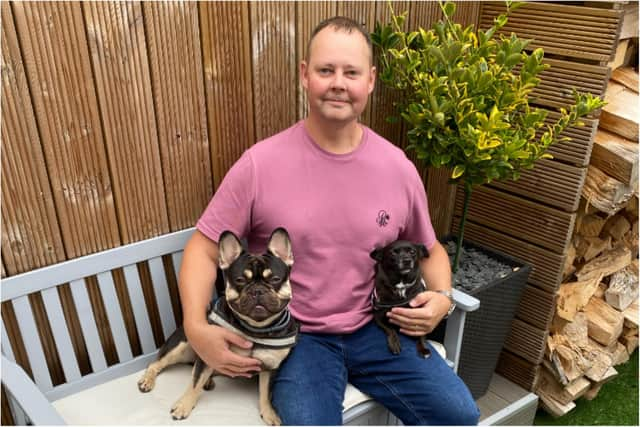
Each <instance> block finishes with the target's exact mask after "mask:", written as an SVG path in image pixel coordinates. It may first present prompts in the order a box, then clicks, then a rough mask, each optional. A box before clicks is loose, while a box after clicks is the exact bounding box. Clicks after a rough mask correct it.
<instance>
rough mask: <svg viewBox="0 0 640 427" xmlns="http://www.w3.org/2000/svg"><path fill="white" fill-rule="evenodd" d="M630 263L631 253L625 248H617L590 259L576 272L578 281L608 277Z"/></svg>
mask: <svg viewBox="0 0 640 427" xmlns="http://www.w3.org/2000/svg"><path fill="white" fill-rule="evenodd" d="M630 263H631V251H630V250H629V248H627V247H625V246H622V245H621V246H618V247H616V248H613V249H611V250H610V251H606V252H604V253H603V254H601V255H600V256H599V257H597V258H594V259H592V260H591V261H589V262H588V263H586V264H585V265H583V266H582V267H581V268H580V269H578V271H576V277H577V278H578V280H579V281H583V280H589V279H593V278H595V277H598V276H608V275H610V274H613V273H615V272H616V271H618V270H622V269H623V268H625V267H626V266H628V265H629V264H630Z"/></svg>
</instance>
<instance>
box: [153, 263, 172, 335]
mask: <svg viewBox="0 0 640 427" xmlns="http://www.w3.org/2000/svg"><path fill="white" fill-rule="evenodd" d="M149 271H150V272H151V280H152V281H153V289H154V291H155V294H156V301H157V302H158V312H159V313H160V323H162V332H163V333H164V339H167V338H169V335H171V334H172V333H173V331H175V329H176V322H175V320H174V319H175V318H174V317H173V308H172V306H171V296H170V295H169V287H168V286H167V278H166V277H165V275H164V266H163V265H162V257H156V258H152V259H150V260H149Z"/></svg>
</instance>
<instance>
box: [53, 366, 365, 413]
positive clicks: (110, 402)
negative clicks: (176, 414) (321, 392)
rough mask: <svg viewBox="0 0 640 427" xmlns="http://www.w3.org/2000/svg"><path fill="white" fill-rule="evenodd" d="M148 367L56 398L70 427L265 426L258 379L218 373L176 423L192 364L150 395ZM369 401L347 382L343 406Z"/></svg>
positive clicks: (168, 374)
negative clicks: (141, 384)
mask: <svg viewBox="0 0 640 427" xmlns="http://www.w3.org/2000/svg"><path fill="white" fill-rule="evenodd" d="M143 372H144V371H140V372H137V373H135V374H131V375H127V376H124V377H121V378H117V379H115V380H112V381H109V382H106V383H104V384H100V385H98V386H95V387H93V388H90V389H88V390H85V391H82V392H80V393H76V394H73V395H71V396H67V397H64V398H62V399H60V400H57V401H55V402H53V406H54V407H55V408H56V410H57V411H58V412H59V413H60V415H61V416H62V418H63V419H64V420H65V421H66V422H67V423H68V424H72V425H105V424H109V425H123V424H127V425H148V424H155V425H158V424H180V425H184V424H196V425H204V424H209V425H211V424H222V425H264V423H263V422H262V419H261V418H260V414H259V412H258V380H257V377H254V378H251V379H247V378H235V379H230V378H226V377H222V376H220V377H216V378H215V382H216V387H215V388H214V389H213V390H210V391H204V392H203V393H202V395H201V396H200V400H199V401H198V404H197V405H196V407H195V408H194V409H193V412H191V415H190V416H189V418H188V419H187V420H184V421H175V420H173V418H171V414H170V412H169V411H170V409H171V407H172V406H173V404H174V403H175V402H176V401H177V400H178V398H179V397H180V396H181V395H182V393H183V392H184V391H185V389H186V388H187V385H188V383H189V381H190V380H191V367H190V366H188V365H178V366H172V367H170V368H167V370H166V371H164V372H162V374H160V375H159V376H158V378H157V380H156V385H155V388H154V389H153V390H152V391H150V392H148V393H141V392H140V391H139V390H138V386H137V381H138V379H139V378H140V377H141V376H142V374H143ZM368 400H371V398H370V397H369V396H367V395H365V394H364V393H361V392H360V391H358V389H356V388H355V387H353V386H352V385H350V384H349V386H348V387H347V390H346V393H345V400H344V404H343V405H344V410H345V411H346V410H348V409H350V408H352V407H354V406H356V405H358V404H359V403H362V402H366V401H368Z"/></svg>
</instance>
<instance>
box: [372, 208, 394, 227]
mask: <svg viewBox="0 0 640 427" xmlns="http://www.w3.org/2000/svg"><path fill="white" fill-rule="evenodd" d="M390 218H391V217H390V216H389V214H388V213H387V211H380V212H378V218H377V219H376V222H377V223H378V225H379V226H380V227H386V226H387V224H389V219H390Z"/></svg>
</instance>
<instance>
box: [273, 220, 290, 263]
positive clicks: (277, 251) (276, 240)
mask: <svg viewBox="0 0 640 427" xmlns="http://www.w3.org/2000/svg"><path fill="white" fill-rule="evenodd" d="M267 247H268V248H269V251H270V252H271V253H272V254H274V255H275V256H277V257H278V258H280V259H281V260H282V261H284V263H285V264H287V265H288V266H289V267H291V266H292V265H293V252H292V250H291V239H290V238H289V233H287V230H285V229H284V228H282V227H279V228H276V229H275V230H274V231H273V233H271V237H270V238H269V244H268V246H267Z"/></svg>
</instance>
